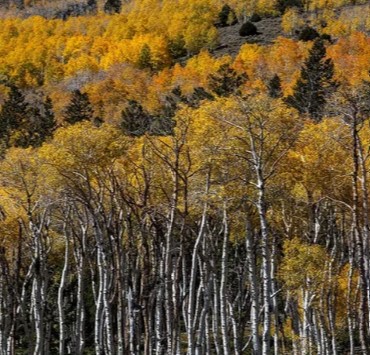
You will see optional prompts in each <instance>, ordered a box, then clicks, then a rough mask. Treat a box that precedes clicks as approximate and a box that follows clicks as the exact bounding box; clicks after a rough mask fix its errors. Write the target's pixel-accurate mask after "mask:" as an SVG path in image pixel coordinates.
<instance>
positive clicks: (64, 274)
mask: <svg viewBox="0 0 370 355" xmlns="http://www.w3.org/2000/svg"><path fill="white" fill-rule="evenodd" d="M67 233H68V232H67V231H66V228H64V239H65V251H64V266H63V270H62V277H61V279H60V284H59V289H58V314H59V355H64V354H65V353H66V344H65V342H66V326H65V312H64V289H65V286H66V281H67V274H68V264H69V236H68V234H67ZM77 331H78V330H77Z"/></svg>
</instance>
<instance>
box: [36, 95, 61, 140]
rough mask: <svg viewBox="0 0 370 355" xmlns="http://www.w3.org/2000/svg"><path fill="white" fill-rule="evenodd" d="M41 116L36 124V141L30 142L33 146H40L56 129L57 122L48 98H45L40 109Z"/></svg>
mask: <svg viewBox="0 0 370 355" xmlns="http://www.w3.org/2000/svg"><path fill="white" fill-rule="evenodd" d="M42 111H43V112H42V115H41V116H40V118H41V119H40V120H39V122H38V124H37V126H38V129H37V131H38V139H36V140H34V141H33V142H32V145H33V146H40V145H41V144H42V143H43V142H45V140H46V139H47V138H49V137H52V136H53V133H54V131H55V130H56V128H57V122H56V120H55V115H54V110H53V102H52V101H51V99H50V97H49V96H47V97H46V99H45V102H44V103H43V107H42Z"/></svg>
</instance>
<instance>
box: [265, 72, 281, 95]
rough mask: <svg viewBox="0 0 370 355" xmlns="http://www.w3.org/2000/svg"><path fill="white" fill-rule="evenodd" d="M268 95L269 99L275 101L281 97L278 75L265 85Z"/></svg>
mask: <svg viewBox="0 0 370 355" xmlns="http://www.w3.org/2000/svg"><path fill="white" fill-rule="evenodd" d="M267 89H268V94H269V96H270V97H272V98H274V99H276V98H278V97H282V96H283V92H282V89H281V80H280V77H279V75H277V74H275V75H274V76H273V77H272V78H271V79H270V80H269V82H268V83H267Z"/></svg>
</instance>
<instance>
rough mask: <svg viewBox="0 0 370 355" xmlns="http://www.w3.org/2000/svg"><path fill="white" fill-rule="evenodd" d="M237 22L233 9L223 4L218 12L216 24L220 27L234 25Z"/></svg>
mask: <svg viewBox="0 0 370 355" xmlns="http://www.w3.org/2000/svg"><path fill="white" fill-rule="evenodd" d="M237 22H238V20H237V18H236V15H235V11H234V10H233V9H232V8H231V7H230V6H229V5H227V4H225V5H224V6H223V7H222V9H221V11H220V13H219V14H218V25H219V26H221V27H225V26H229V25H235V24H236V23H237Z"/></svg>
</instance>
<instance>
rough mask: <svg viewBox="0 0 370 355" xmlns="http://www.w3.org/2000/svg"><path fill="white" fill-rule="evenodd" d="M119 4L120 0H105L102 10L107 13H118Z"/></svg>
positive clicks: (120, 4)
mask: <svg viewBox="0 0 370 355" xmlns="http://www.w3.org/2000/svg"><path fill="white" fill-rule="evenodd" d="M121 6H122V2H121V0H107V1H106V3H105V4H104V12H106V13H108V14H114V13H117V14H118V13H119V12H121Z"/></svg>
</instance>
